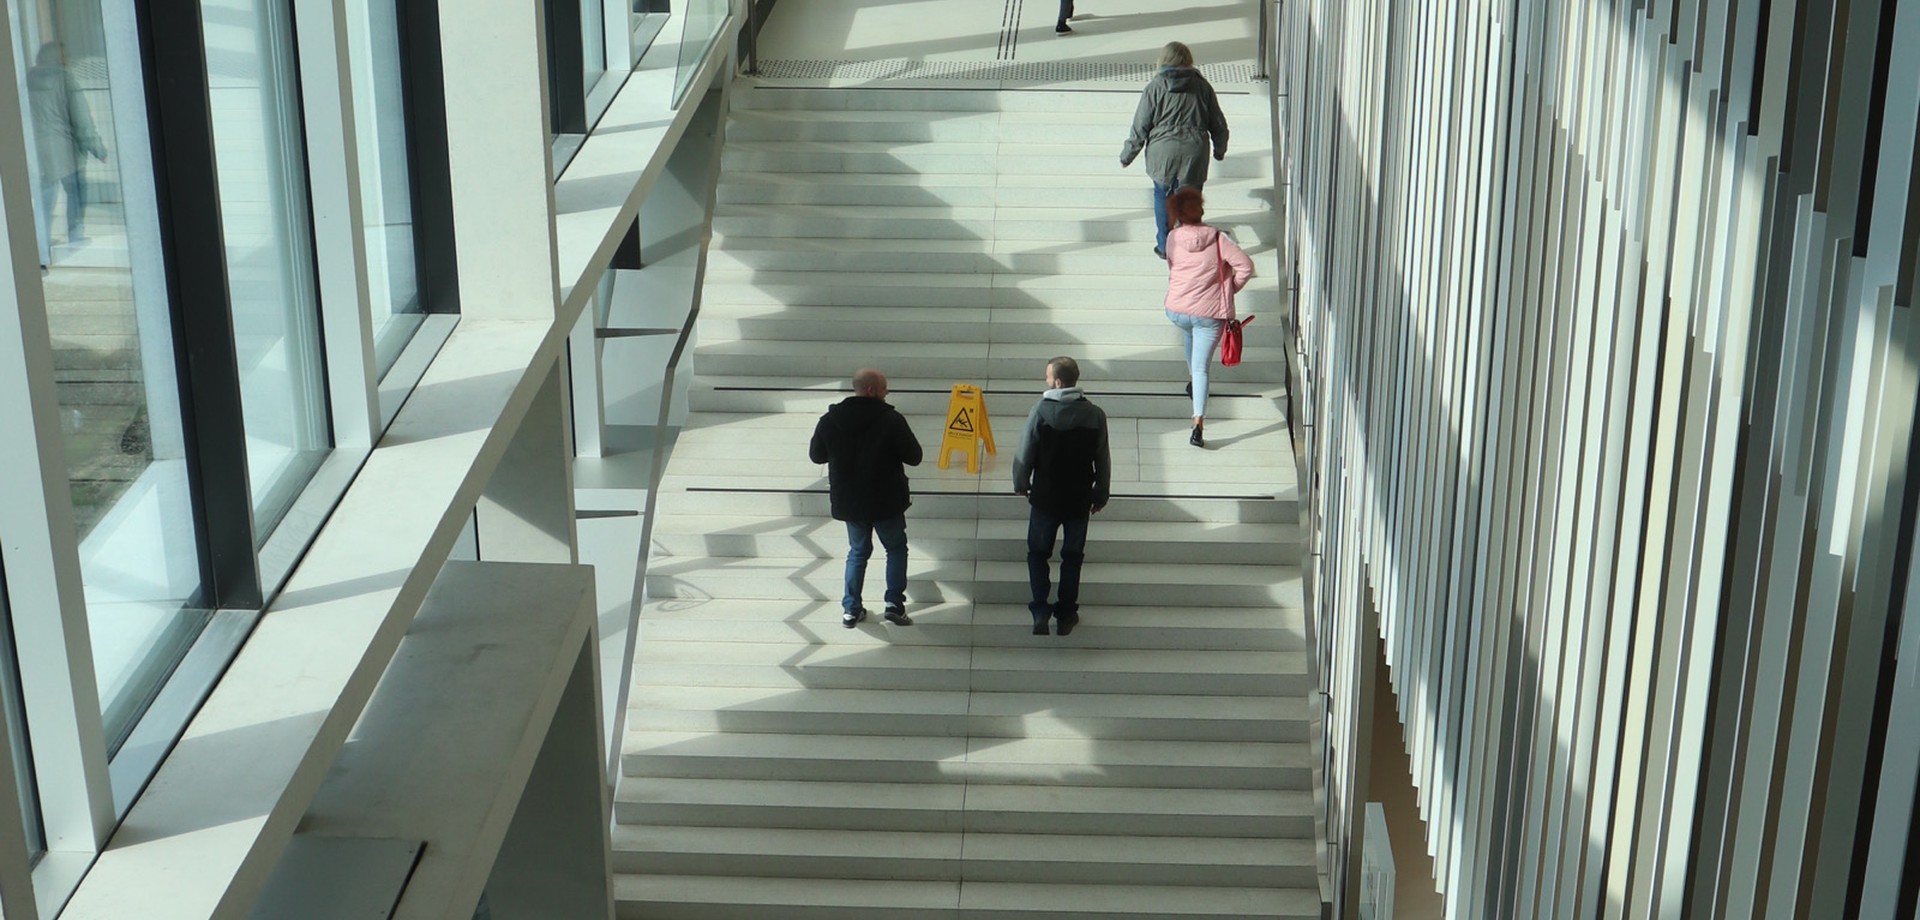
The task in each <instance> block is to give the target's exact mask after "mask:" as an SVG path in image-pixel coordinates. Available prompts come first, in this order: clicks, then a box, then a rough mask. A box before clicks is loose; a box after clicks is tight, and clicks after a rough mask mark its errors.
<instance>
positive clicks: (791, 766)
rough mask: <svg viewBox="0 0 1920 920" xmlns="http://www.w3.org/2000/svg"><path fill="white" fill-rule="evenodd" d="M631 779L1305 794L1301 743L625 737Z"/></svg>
mask: <svg viewBox="0 0 1920 920" xmlns="http://www.w3.org/2000/svg"><path fill="white" fill-rule="evenodd" d="M620 760H621V770H622V774H623V775H625V776H630V777H659V776H668V777H679V778H682V779H693V778H722V779H782V780H791V781H796V782H810V781H827V782H861V781H870V782H886V783H955V782H964V783H968V784H974V783H998V784H1014V785H1020V784H1027V785H1043V786H1044V785H1071V786H1130V787H1131V786H1140V787H1148V788H1168V789H1182V788H1184V789H1291V790H1296V791H1299V790H1306V789H1309V788H1311V787H1310V785H1309V783H1310V782H1311V777H1310V766H1311V761H1312V757H1311V755H1310V754H1309V752H1308V749H1307V746H1306V745H1305V744H1303V743H1275V742H1246V741H1242V742H1224V743H1208V742H1194V741H1126V740H1114V739H1100V740H1094V739H1090V738H975V739H965V738H949V737H938V736H903V735H895V736H887V737H878V736H871V735H818V734H807V735H800V734H772V733H743V734H718V735H716V734H711V733H706V732H652V731H643V732H629V733H628V735H627V739H626V742H625V747H624V753H622V755H621V759H620Z"/></svg>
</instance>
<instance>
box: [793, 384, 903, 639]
mask: <svg viewBox="0 0 1920 920" xmlns="http://www.w3.org/2000/svg"><path fill="white" fill-rule="evenodd" d="M886 397H887V378H886V375H884V374H882V373H880V372H879V371H876V370H874V369H872V368H861V369H860V370H859V371H857V372H855V373H854V375H853V395H852V396H849V397H847V398H846V399H843V400H841V401H840V402H838V403H835V404H834V405H833V407H832V408H830V409H828V410H827V414H825V415H823V416H821V417H820V424H818V425H816V426H814V429H813V443H811V444H810V445H808V447H807V456H808V457H810V458H812V460H813V462H815V463H824V464H826V465H827V491H828V493H829V494H830V496H831V500H832V506H833V519H834V520H836V521H845V522H847V578H846V590H845V591H844V592H843V594H842V596H841V599H840V608H841V611H842V612H841V615H840V625H842V626H845V627H846V628H848V629H852V628H854V627H855V626H858V625H859V624H860V621H861V620H864V619H866V618H867V608H865V607H863V606H861V605H860V587H861V584H862V583H863V582H865V581H866V578H867V560H868V559H870V558H872V557H873V536H874V534H879V535H880V545H882V546H884V547H886V548H887V594H886V601H887V612H886V615H885V617H884V619H885V620H886V621H887V622H889V623H892V624H894V625H896V626H912V625H913V620H912V619H911V618H909V617H908V616H907V506H908V505H911V504H913V502H912V500H911V499H910V498H909V497H908V494H907V471H906V469H905V467H907V466H919V465H920V440H919V439H918V438H915V437H914V436H913V429H912V428H910V427H908V425H907V420H906V419H905V418H903V417H901V415H900V413H899V412H898V411H896V410H895V409H894V408H893V407H892V406H890V405H887V399H886Z"/></svg>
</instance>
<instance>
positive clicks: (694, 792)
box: [614, 776, 1279, 828]
mask: <svg viewBox="0 0 1920 920" xmlns="http://www.w3.org/2000/svg"><path fill="white" fill-rule="evenodd" d="M1097 791H1100V792H1106V791H1109V790H1097ZM1181 791H1184V790H1181ZM966 794H967V789H966V787H965V786H964V785H963V784H960V783H951V784H946V783H889V782H884V781H876V782H835V781H803V780H776V779H729V778H724V777H702V778H681V777H652V776H650V777H646V778H644V779H636V778H633V777H624V778H622V779H621V781H620V785H619V788H618V789H617V790H616V791H615V794H614V798H615V800H616V801H619V802H624V803H628V804H635V805H648V804H663V803H671V804H680V805H687V806H690V807H692V808H693V809H695V810H696V811H699V810H704V809H712V808H719V807H722V806H726V807H736V808H755V807H768V808H783V807H784V808H795V807H797V808H806V809H816V810H820V811H825V812H829V813H833V812H839V813H857V812H861V811H873V810H881V809H888V810H899V809H905V810H913V811H924V812H927V813H929V814H937V813H948V814H949V815H950V817H951V822H950V826H951V827H954V828H958V827H959V826H960V824H959V813H960V809H961V806H962V805H963V804H964V801H965V798H966ZM1239 801H1240V802H1241V803H1242V804H1245V803H1246V802H1248V801H1250V800H1248V799H1241V800H1239ZM1274 801H1275V802H1276V803H1277V802H1278V801H1279V800H1278V799H1276V800H1274ZM1220 807H1221V808H1223V809H1224V808H1227V807H1228V803H1225V802H1223V803H1221V805H1220ZM767 826H769V827H771V826H776V825H767Z"/></svg>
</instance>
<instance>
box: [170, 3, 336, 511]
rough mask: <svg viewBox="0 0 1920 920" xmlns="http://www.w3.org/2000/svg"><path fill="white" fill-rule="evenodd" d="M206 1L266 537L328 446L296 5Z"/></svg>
mask: <svg viewBox="0 0 1920 920" xmlns="http://www.w3.org/2000/svg"><path fill="white" fill-rule="evenodd" d="M200 9H201V13H202V18H203V27H204V29H205V33H206V42H207V82H208V98H209V102H210V105H211V107H212V114H213V138H214V149H215V155H216V160H217V162H218V166H219V186H220V188H219V195H220V219H221V223H222V229H223V232H224V233H225V236H226V239H225V241H224V242H225V245H226V255H227V276H228V284H229V285H230V296H231V300H232V304H233V327H234V347H235V352H236V355H237V357H238V359H239V370H240V394H241V400H242V403H243V406H244V412H245V422H246V433H247V473H248V478H249V480H250V481H251V485H252V498H253V511H254V527H255V533H256V535H257V538H258V539H259V540H261V541H264V540H265V539H266V537H267V536H268V534H269V533H271V531H272V529H273V525H274V524H276V523H278V521H279V520H280V518H281V516H283V515H284V514H285V513H286V510H287V508H288V507H289V506H290V505H291V504H292V502H293V499H294V498H295V497H296V496H297V495H298V494H299V492H300V489H301V487H303V486H305V485H306V483H307V481H308V480H309V479H310V478H311V477H312V475H313V472H314V470H315V469H316V468H318V466H319V463H320V461H321V459H322V458H324V457H325V455H326V451H327V447H328V445H329V433H328V430H327V406H326V384H325V379H324V373H323V370H322V367H321V354H320V319H319V305H318V295H317V293H316V287H315V281H314V265H313V240H312V225H311V218H310V216H309V209H308V190H307V176H306V169H305V163H306V154H305V150H304V147H305V144H304V142H303V135H302V132H301V123H300V96H299V84H298V81H297V77H296V68H295V61H294V50H293V48H294V46H293V29H292V23H291V21H290V19H291V14H292V11H291V9H290V8H289V7H288V6H286V5H283V4H282V3H279V2H275V0H206V2H203V3H202V4H201V7H200Z"/></svg>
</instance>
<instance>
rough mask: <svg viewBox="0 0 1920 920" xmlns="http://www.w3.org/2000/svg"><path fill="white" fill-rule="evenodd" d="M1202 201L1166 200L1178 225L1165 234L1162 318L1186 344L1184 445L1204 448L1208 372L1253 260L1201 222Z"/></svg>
mask: <svg viewBox="0 0 1920 920" xmlns="http://www.w3.org/2000/svg"><path fill="white" fill-rule="evenodd" d="M1202 204H1203V202H1202V201H1201V199H1200V192H1199V191H1198V190H1197V189H1192V188H1183V189H1181V190H1179V191H1177V192H1174V193H1173V197H1172V198H1169V199H1168V200H1167V211H1168V212H1169V214H1170V215H1171V216H1172V218H1173V219H1174V221H1176V222H1177V223H1178V226H1176V227H1174V228H1173V229H1172V230H1171V231H1169V232H1168V233H1167V319H1170V320H1172V321H1173V324H1174V325H1175V326H1177V327H1179V329H1180V341H1181V343H1182V344H1183V345H1184V346H1185V349H1186V355H1187V372H1188V373H1189V374H1190V375H1191V379H1190V380H1189V381H1188V382H1187V392H1188V393H1190V394H1191V395H1192V396H1193V434H1192V435H1190V436H1189V437H1188V438H1187V443H1189V444H1192V445H1193V446H1195V447H1205V446H1207V442H1206V439H1205V437H1204V436H1203V435H1202V434H1201V429H1202V428H1204V427H1206V424H1207V382H1208V380H1207V371H1208V369H1209V368H1210V367H1211V366H1212V365H1213V350H1214V349H1215V348H1216V347H1218V346H1219V344H1220V333H1221V331H1222V330H1223V329H1225V328H1226V325H1227V320H1230V319H1233V318H1235V315H1236V314H1235V313H1234V312H1233V295H1235V294H1237V293H1239V292H1240V289H1241V288H1243V287H1246V286H1247V282H1248V281H1250V280H1252V278H1253V260H1252V259H1249V258H1247V254H1246V252H1245V251H1243V250H1241V248H1240V247H1239V246H1238V245H1237V244H1235V243H1234V241H1233V239H1232V238H1231V237H1229V236H1227V235H1226V234H1225V233H1222V232H1220V231H1219V230H1217V229H1215V228H1213V227H1209V226H1207V225H1206V224H1204V223H1201V222H1200V217H1201V214H1202V213H1203V208H1202Z"/></svg>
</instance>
